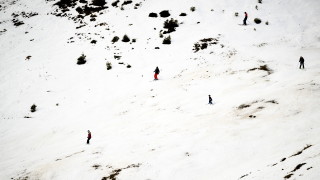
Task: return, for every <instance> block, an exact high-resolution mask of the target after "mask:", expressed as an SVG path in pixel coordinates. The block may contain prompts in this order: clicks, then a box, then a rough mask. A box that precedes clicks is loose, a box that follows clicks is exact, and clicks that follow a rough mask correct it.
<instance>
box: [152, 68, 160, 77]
mask: <svg viewBox="0 0 320 180" xmlns="http://www.w3.org/2000/svg"><path fill="white" fill-rule="evenodd" d="M153 72H154V80H158V74H160V70H159V68H158V66H157V67H156V69H155V70H154V71H153Z"/></svg>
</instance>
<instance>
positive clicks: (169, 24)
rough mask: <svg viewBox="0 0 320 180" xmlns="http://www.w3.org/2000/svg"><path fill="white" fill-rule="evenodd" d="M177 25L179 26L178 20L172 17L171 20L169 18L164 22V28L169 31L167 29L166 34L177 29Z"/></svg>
mask: <svg viewBox="0 0 320 180" xmlns="http://www.w3.org/2000/svg"><path fill="white" fill-rule="evenodd" d="M176 27H179V24H178V20H174V19H172V18H171V19H170V20H168V19H167V20H166V21H165V22H164V24H163V28H165V29H168V31H165V32H164V34H166V33H171V32H173V31H175V30H176Z"/></svg>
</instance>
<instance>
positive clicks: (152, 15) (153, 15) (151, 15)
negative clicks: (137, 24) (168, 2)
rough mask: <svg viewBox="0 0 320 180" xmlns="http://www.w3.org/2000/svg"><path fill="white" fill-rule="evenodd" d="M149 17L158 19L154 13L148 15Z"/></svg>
mask: <svg viewBox="0 0 320 180" xmlns="http://www.w3.org/2000/svg"><path fill="white" fill-rule="evenodd" d="M149 17H154V18H156V17H158V14H157V13H154V12H152V13H149Z"/></svg>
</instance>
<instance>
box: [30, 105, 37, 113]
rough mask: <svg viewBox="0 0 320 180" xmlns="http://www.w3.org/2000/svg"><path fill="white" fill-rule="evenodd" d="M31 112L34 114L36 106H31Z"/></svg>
mask: <svg viewBox="0 0 320 180" xmlns="http://www.w3.org/2000/svg"><path fill="white" fill-rule="evenodd" d="M30 111H31V112H36V111H37V106H36V105H35V104H33V105H32V106H31V108H30Z"/></svg>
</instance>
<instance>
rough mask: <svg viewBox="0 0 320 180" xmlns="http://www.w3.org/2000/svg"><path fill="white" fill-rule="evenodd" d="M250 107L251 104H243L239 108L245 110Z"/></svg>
mask: <svg viewBox="0 0 320 180" xmlns="http://www.w3.org/2000/svg"><path fill="white" fill-rule="evenodd" d="M248 107H250V105H249V104H241V105H240V106H239V107H238V109H245V108H248Z"/></svg>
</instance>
